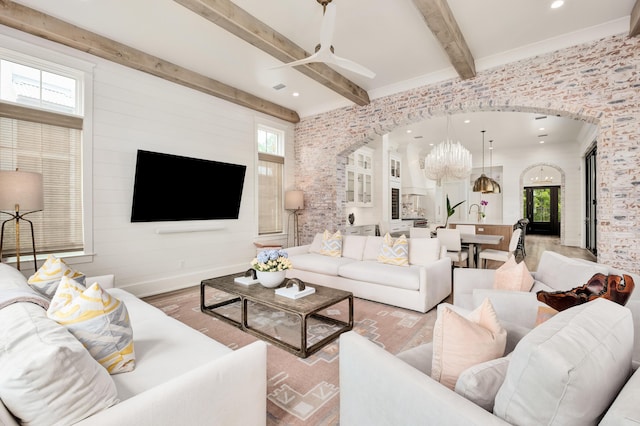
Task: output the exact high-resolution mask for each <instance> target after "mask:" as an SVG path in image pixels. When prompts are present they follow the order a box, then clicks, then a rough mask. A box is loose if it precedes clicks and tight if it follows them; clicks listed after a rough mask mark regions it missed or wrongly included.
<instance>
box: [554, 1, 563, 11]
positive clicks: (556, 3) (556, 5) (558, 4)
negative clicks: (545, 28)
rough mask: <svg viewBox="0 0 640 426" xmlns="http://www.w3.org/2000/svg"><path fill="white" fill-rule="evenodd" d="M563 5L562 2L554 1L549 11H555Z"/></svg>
mask: <svg viewBox="0 0 640 426" xmlns="http://www.w3.org/2000/svg"><path fill="white" fill-rule="evenodd" d="M563 4H564V0H555V1H554V2H553V3H551V9H557V8H559V7H562V5H563Z"/></svg>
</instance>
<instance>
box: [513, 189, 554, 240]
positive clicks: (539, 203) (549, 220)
mask: <svg viewBox="0 0 640 426" xmlns="http://www.w3.org/2000/svg"><path fill="white" fill-rule="evenodd" d="M522 199H523V200H524V208H523V211H524V212H525V215H526V217H527V219H529V226H528V227H527V234H540V235H555V236H559V235H560V187H559V186H531V187H525V188H524V194H523V197H522Z"/></svg>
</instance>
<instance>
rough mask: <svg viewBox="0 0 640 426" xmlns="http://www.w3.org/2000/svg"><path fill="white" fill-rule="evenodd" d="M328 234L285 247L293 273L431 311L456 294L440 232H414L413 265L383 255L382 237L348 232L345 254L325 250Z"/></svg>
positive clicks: (360, 294)
mask: <svg viewBox="0 0 640 426" xmlns="http://www.w3.org/2000/svg"><path fill="white" fill-rule="evenodd" d="M322 236H323V234H317V235H316V236H315V238H314V240H313V242H312V243H311V244H309V245H304V246H298V247H291V248H288V249H286V250H287V252H288V253H289V259H290V260H291V263H292V264H293V269H290V270H288V271H287V277H288V278H299V279H301V280H303V281H305V282H307V283H310V284H311V285H312V284H319V285H323V286H327V287H332V288H337V289H341V290H345V291H350V292H352V293H353V295H354V296H356V297H360V298H363V299H368V300H373V301H375V302H380V303H386V304H389V305H394V306H398V307H401V308H406V309H411V310H415V311H419V312H427V311H428V310H430V309H431V308H433V307H434V306H436V305H437V304H438V303H440V302H441V301H442V300H444V299H445V298H446V297H447V296H449V295H450V294H451V259H450V258H449V257H448V256H446V254H445V252H444V250H446V249H445V248H444V247H441V246H440V242H439V240H438V239H436V238H409V239H408V242H409V253H408V262H409V265H408V266H397V265H390V264H386V263H381V262H379V261H378V254H379V253H380V248H381V246H382V244H383V237H378V236H360V235H344V236H342V254H341V256H340V257H331V256H326V255H323V254H320V251H321V245H322Z"/></svg>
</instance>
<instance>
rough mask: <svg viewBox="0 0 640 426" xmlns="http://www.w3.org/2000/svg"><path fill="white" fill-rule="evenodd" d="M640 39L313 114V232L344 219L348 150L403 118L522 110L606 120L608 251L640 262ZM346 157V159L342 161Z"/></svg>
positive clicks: (302, 146) (308, 162)
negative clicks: (639, 226) (343, 195)
mask: <svg viewBox="0 0 640 426" xmlns="http://www.w3.org/2000/svg"><path fill="white" fill-rule="evenodd" d="M638 51H640V41H639V40H638V39H629V38H627V37H626V36H615V37H609V38H607V39H604V40H600V41H598V42H594V43H589V44H585V45H580V46H575V47H572V48H568V49H564V50H561V51H557V52H554V53H551V54H548V55H543V56H539V57H535V58H531V59H528V60H524V61H519V62H516V63H512V64H508V65H505V66H501V67H498V68H494V69H491V70H488V71H484V72H481V73H479V74H478V76H477V77H476V78H474V79H471V80H465V81H460V80H451V81H446V82H442V83H438V84H433V85H429V86H425V87H420V88H417V89H413V90H410V91H407V92H402V93H399V94H396V95H392V96H388V97H384V98H379V99H376V100H374V101H373V102H372V103H371V104H370V105H368V106H366V107H350V108H343V109H339V110H335V111H331V112H328V113H325V114H322V115H319V116H314V117H310V118H305V119H303V120H302V121H301V122H300V123H299V124H298V125H297V126H296V178H297V181H298V182H297V185H298V187H301V188H302V189H303V190H305V192H306V194H305V196H306V198H307V199H308V200H309V202H308V204H307V205H308V206H309V208H308V209H306V211H305V215H304V217H303V241H306V242H308V241H310V239H311V237H312V236H313V234H314V233H315V232H317V231H319V230H322V229H324V228H331V229H335V228H336V227H339V226H341V225H342V224H344V216H345V215H344V202H343V201H344V200H343V198H342V196H341V195H339V193H340V192H341V189H342V186H341V185H342V184H343V177H341V176H344V173H341V172H340V171H339V170H342V171H343V170H344V155H343V154H344V153H345V152H349V151H352V150H354V149H356V148H358V147H360V146H363V145H366V144H367V143H369V142H371V141H372V140H373V138H374V137H376V136H378V135H383V134H386V133H389V132H390V131H391V130H393V129H395V128H396V127H398V126H404V125H408V124H411V123H413V122H417V121H422V120H426V119H429V118H436V117H441V116H444V115H446V114H456V113H461V112H476V111H513V112H531V113H542V114H548V115H552V114H553V115H560V116H563V117H567V118H572V119H577V120H582V121H586V122H589V123H592V124H596V125H598V135H597V140H598V154H599V155H598V175H599V182H603V184H602V185H601V186H600V187H599V188H598V194H597V196H598V200H599V204H598V217H599V218H600V222H599V223H598V232H599V240H598V254H599V260H600V261H601V262H603V263H610V264H613V265H616V266H618V267H621V268H625V269H628V270H630V271H636V272H637V271H638V269H639V267H638V266H637V265H639V264H640V247H638V245H637V241H638V240H639V239H640V238H639V236H638V233H637V232H638V231H636V229H637V228H638V224H639V223H640V176H638V174H637V172H636V170H638V169H640V152H639V148H638V146H639V145H640V57H639V55H638V53H637V52H638ZM341 166H342V167H341Z"/></svg>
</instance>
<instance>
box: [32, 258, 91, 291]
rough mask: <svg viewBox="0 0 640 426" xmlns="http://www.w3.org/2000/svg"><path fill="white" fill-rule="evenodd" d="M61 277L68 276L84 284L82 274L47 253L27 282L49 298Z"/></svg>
mask: <svg viewBox="0 0 640 426" xmlns="http://www.w3.org/2000/svg"><path fill="white" fill-rule="evenodd" d="M62 277H68V278H71V279H73V280H75V281H78V282H80V283H82V284H84V279H85V277H84V274H83V273H81V272H78V271H75V270H74V269H73V268H71V267H70V266H69V265H67V264H66V262H65V261H64V260H62V259H58V258H56V257H55V256H53V255H51V254H50V255H49V256H48V257H47V260H46V261H45V262H44V264H43V265H42V266H41V267H40V269H38V271H37V272H36V273H35V274H33V275H31V277H29V279H28V280H27V282H28V283H29V285H31V287H33V288H34V289H36V290H37V291H38V292H40V293H42V294H43V295H45V296H46V297H48V298H49V299H51V298H52V297H53V295H54V294H55V293H56V289H57V288H58V284H60V280H61V279H62Z"/></svg>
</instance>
